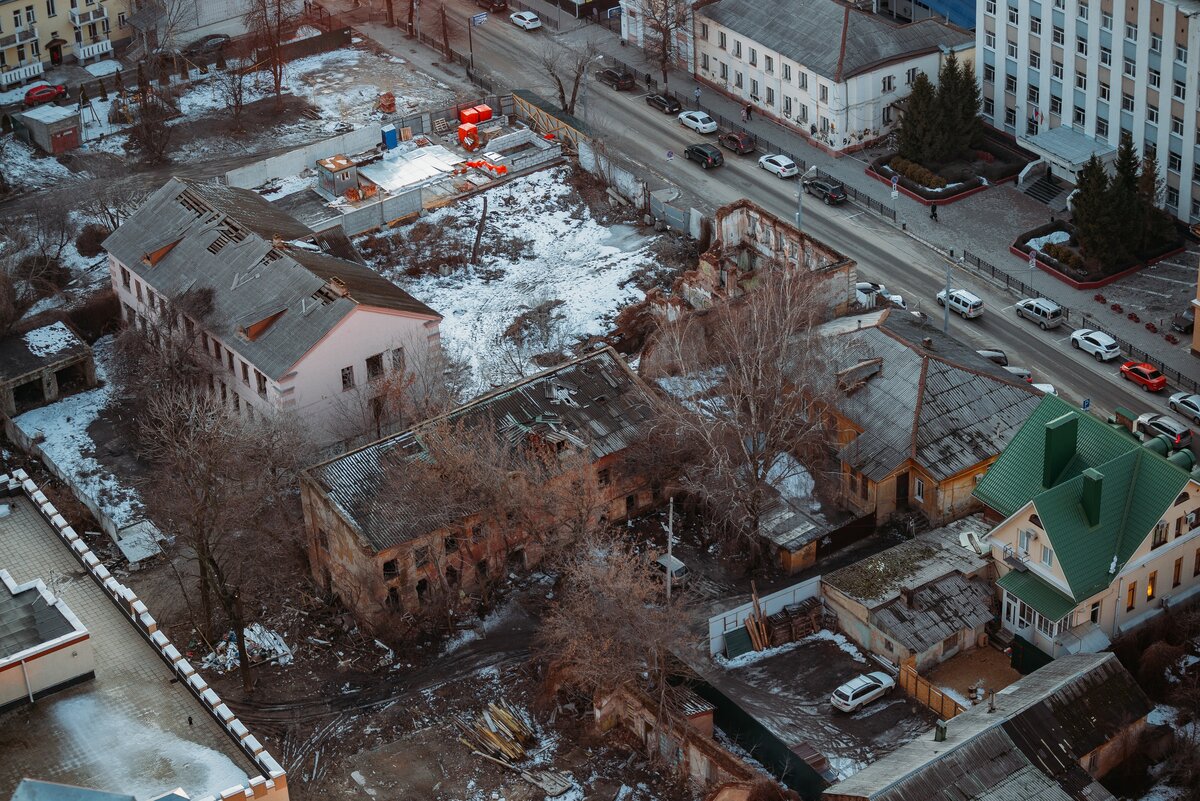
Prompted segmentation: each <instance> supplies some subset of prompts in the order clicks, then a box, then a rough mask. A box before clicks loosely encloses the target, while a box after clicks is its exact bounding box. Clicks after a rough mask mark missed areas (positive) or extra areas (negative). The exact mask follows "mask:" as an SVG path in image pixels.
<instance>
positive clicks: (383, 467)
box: [307, 348, 652, 551]
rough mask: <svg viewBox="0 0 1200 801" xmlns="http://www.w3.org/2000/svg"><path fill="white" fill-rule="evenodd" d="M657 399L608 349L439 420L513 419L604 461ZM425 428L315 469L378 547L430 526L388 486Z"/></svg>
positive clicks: (628, 437) (338, 503)
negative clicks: (580, 445)
mask: <svg viewBox="0 0 1200 801" xmlns="http://www.w3.org/2000/svg"><path fill="white" fill-rule="evenodd" d="M651 400H652V398H651V395H650V391H649V389H648V388H647V387H646V386H645V384H643V383H642V381H641V379H639V378H638V377H637V376H636V375H635V374H634V373H633V372H632V371H631V370H630V369H629V367H628V365H626V364H625V362H624V361H623V360H622V359H621V358H620V357H619V356H618V355H617V354H616V352H615V351H613V350H612V349H611V348H605V349H603V350H599V351H596V352H594V353H590V354H588V355H586V356H582V357H580V358H578V359H575V360H573V361H570V362H567V363H565V364H562V365H559V366H558V367H554V368H552V369H549V370H546V371H544V372H542V373H539V374H537V375H535V376H532V377H530V378H527V379H524V380H522V381H519V382H517V383H514V384H511V385H509V386H507V387H504V388H503V389H498V390H495V391H494V392H491V393H488V394H487V395H484V396H482V397H479V398H476V399H475V400H473V401H471V402H470V403H468V404H466V405H464V406H461V407H459V408H457V409H455V410H454V411H452V412H450V413H449V414H448V415H446V416H445V417H444V418H439V419H449V420H451V421H454V422H458V421H464V420H466V421H469V420H471V419H472V418H475V419H479V420H480V421H482V420H485V419H490V420H493V421H497V422H500V421H511V422H512V423H513V424H514V425H516V426H517V427H519V428H525V427H528V428H529V429H530V430H535V431H546V432H548V433H549V434H555V433H557V432H561V433H565V434H567V435H570V436H572V437H575V438H578V439H580V440H582V441H584V442H586V443H587V447H588V449H589V451H590V453H591V456H592V458H593V460H597V459H600V458H602V457H604V456H608V455H610V454H613V453H617V452H618V451H621V450H623V449H624V448H626V447H627V446H628V445H629V444H630V442H631V441H632V439H633V437H634V436H635V435H636V433H637V432H638V430H639V429H640V428H641V426H642V424H643V423H644V422H646V421H647V420H649V417H650V403H651ZM548 421H551V422H548ZM423 425H424V424H423ZM420 431H421V427H420V426H418V427H417V428H415V429H412V430H409V431H405V432H402V433H400V434H396V435H394V436H391V437H388V438H386V439H383V440H380V441H378V442H375V443H372V444H370V445H367V446H365V447H363V448H359V449H358V450H355V451H351V452H350V453H347V454H344V455H342V456H339V457H337V458H335V459H331V460H330V461H327V462H324V463H322V464H319V465H316V466H314V467H311V468H309V469H308V471H307V472H308V473H309V475H311V476H312V477H313V478H315V479H317V480H318V482H319V483H320V485H321V486H322V487H323V488H324V490H325V491H326V493H327V495H328V497H329V498H330V500H331V501H332V502H333V503H334V504H335V505H336V506H337V507H338V508H339V509H340V510H341V512H342V514H343V515H344V516H345V517H346V519H347V520H348V521H349V522H351V523H352V524H353V525H355V526H357V527H358V529H359V531H360V532H361V533H362V535H363V536H364V537H365V539H366V540H367V542H369V543H370V545H371V546H372V547H373V548H375V549H376V550H377V551H381V550H384V549H386V548H390V547H392V546H394V545H398V544H400V543H402V542H406V541H408V540H411V539H412V538H414V537H417V536H420V535H421V534H425V533H427V532H428V531H429V530H430V528H429V525H428V520H429V518H428V517H427V516H423V515H422V514H420V511H419V510H416V509H413V508H411V506H410V505H407V504H405V503H402V502H398V501H397V500H395V499H393V498H391V497H389V494H388V489H387V488H388V486H389V484H390V483H391V482H394V481H396V480H397V479H398V477H400V476H401V475H402V473H401V471H402V470H403V465H404V463H405V462H406V461H407V460H408V459H410V458H412V457H413V456H415V455H417V454H419V453H420V451H421V445H420Z"/></svg>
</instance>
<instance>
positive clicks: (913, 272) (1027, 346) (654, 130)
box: [447, 0, 1169, 413]
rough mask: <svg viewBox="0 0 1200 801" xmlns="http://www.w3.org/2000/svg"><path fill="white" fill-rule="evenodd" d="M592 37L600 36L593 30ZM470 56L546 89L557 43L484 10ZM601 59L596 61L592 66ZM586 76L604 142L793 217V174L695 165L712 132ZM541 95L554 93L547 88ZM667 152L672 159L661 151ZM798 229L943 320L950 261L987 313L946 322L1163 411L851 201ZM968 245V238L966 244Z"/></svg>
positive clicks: (1113, 397)
mask: <svg viewBox="0 0 1200 801" xmlns="http://www.w3.org/2000/svg"><path fill="white" fill-rule="evenodd" d="M476 11H477V9H476V7H475V6H474V4H470V3H467V2H466V1H465V0H457V1H456V2H455V4H454V5H453V6H448V7H447V12H448V14H449V15H450V16H451V17H452V18H457V19H459V20H461V21H463V22H464V23H465V19H466V17H467V16H469V15H470V14H472V13H475V12H476ZM591 35H593V36H607V35H608V34H607V32H606V31H603V30H594V31H593V32H592V33H591ZM473 38H474V48H475V63H476V67H477V68H479V69H480V70H486V71H487V72H489V73H491V74H492V75H494V76H495V77H496V78H498V79H499V80H500V81H501V82H502V83H504V84H507V85H509V86H527V87H531V88H534V89H538V90H542V91H546V90H547V89H548V88H549V82H548V80H547V78H546V74H545V72H544V70H543V69H542V68H541V67H540V65H539V56H540V55H541V54H542V53H543V52H545V51H546V50H547V49H552V48H557V47H560V45H559V43H558V41H557V37H555V36H554V35H553V34H552V33H551V32H550V31H549V30H547V29H542V30H539V31H523V30H521V29H518V28H517V27H515V26H514V25H512V24H510V23H509V22H508V19H507V16H506V15H491V16H490V18H489V20H488V22H487V24H485V25H483V26H480V27H477V28H475V29H474V33H473ZM602 67H603V64H602V63H597V64H596V68H595V69H596V70H598V69H601V68H602ZM594 72H595V70H593V71H592V74H591V75H589V79H588V81H587V83H586V86H585V87H584V88H583V90H582V92H581V102H580V108H579V109H578V110H577V115H578V116H580V117H582V118H583V119H584V120H585V121H586V122H587V123H588V124H589V125H591V126H592V127H593V128H594V129H596V130H597V131H599V132H600V134H601V135H602V136H604V137H605V138H606V139H607V140H608V142H609V148H610V150H612V151H615V152H617V153H619V154H620V155H621V156H622V157H624V158H626V159H629V160H630V161H633V162H635V163H636V164H637V165H639V166H640V167H641V168H643V169H644V170H645V172H646V173H647V174H648V176H657V177H659V178H661V179H662V180H663V181H664V182H665V183H669V184H672V185H675V186H680V187H683V188H685V189H686V190H687V191H688V192H689V193H691V194H692V195H694V196H698V197H701V198H704V199H705V200H706V201H707V202H708V203H709V204H710V205H711V206H712V207H713V208H715V207H717V206H720V205H722V204H725V203H729V202H731V201H733V200H737V199H739V198H742V197H748V198H750V199H752V200H754V201H755V202H756V203H759V204H760V205H762V206H763V207H764V208H766V209H767V210H769V211H771V212H773V213H775V214H778V215H780V216H783V217H787V218H789V219H790V218H793V217H794V215H795V213H796V205H797V182H796V180H795V179H791V180H781V179H779V178H777V177H775V176H774V175H771V174H769V173H767V172H766V171H765V170H762V169H760V168H759V167H758V156H759V155H761V154H758V153H755V154H751V155H746V156H737V155H734V154H732V153H728V152H726V154H725V155H726V161H725V166H723V167H721V168H717V169H711V170H702V169H701V168H700V166H699V165H698V164H696V163H693V162H689V161H686V160H685V159H684V158H683V156H682V153H683V149H684V148H685V147H686V146H687V145H688V144H691V143H694V142H701V141H708V142H713V143H715V139H716V136H715V134H709V135H707V136H702V135H699V134H696V133H695V132H693V131H691V130H689V129H686V128H684V127H683V126H681V125H680V124H679V123H678V121H677V120H676V119H675V115H673V114H671V115H668V114H663V113H662V112H660V111H658V110H657V109H653V108H651V107H649V106H647V105H646V103H645V102H644V98H645V93H644V92H642V91H641V90H640V87H639V89H638V90H635V91H631V92H616V91H614V90H613V89H611V88H610V87H608V86H605V85H603V84H601V83H599V82H597V81H595V80H593V78H594ZM547 96H552V95H551V94H550V93H548V92H547ZM667 151H673V153H674V154H675V158H674V159H673V160H670V161H668V160H667V157H666V155H667ZM651 183H653V181H651ZM802 219H803V227H804V230H805V231H806V232H807V233H809V234H811V235H813V236H815V237H817V238H818V239H820V240H822V241H824V242H826V243H828V244H829V245H831V246H833V247H834V248H836V249H837V250H839V251H841V252H842V253H844V254H846V255H847V256H849V257H851V258H853V259H855V260H856V261H857V262H858V270H859V278H860V280H871V281H880V282H883V283H886V284H887V286H888V289H889V290H890V291H891V292H894V293H899V294H901V295H903V296H904V298H905V299H906V301H907V302H908V306H909V309H912V310H923V311H925V312H926V313H927V314H929V315H930V316H931V317H933V318H934V322H935V323H936V324H937V325H938V326H939V327H940V326H941V324H942V321H943V315H942V309H941V308H940V307H939V306H938V305H937V303H936V301H935V299H934V298H935V296H936V295H937V293H938V291H939V290H941V289H942V288H944V287H945V284H946V272H947V266H950V268H951V279H950V280H951V284H952V286H954V287H956V288H965V289H969V290H971V291H972V292H974V293H975V294H976V295H978V296H979V297H981V298H983V300H984V303H985V307H986V310H987V311H986V312H985V314H984V315H983V316H982V317H980V318H977V319H975V320H963V319H961V318H959V317H956V316H953V315H952V316H951V317H950V319H949V323H948V325H949V330H950V332H951V333H953V334H954V335H955V336H957V337H959V338H960V339H962V340H964V341H966V342H968V343H971V344H973V345H974V346H975V347H976V348H1000V349H1002V350H1004V351H1005V353H1007V354H1008V357H1009V361H1010V363H1011V364H1013V365H1019V366H1022V367H1028V368H1029V369H1031V370H1032V371H1033V374H1034V380H1035V381H1037V382H1041V383H1049V384H1053V385H1054V387H1055V388H1056V389H1057V390H1058V392H1059V395H1060V396H1062V397H1063V398H1064V399H1066V400H1068V401H1070V402H1073V403H1077V404H1078V403H1081V402H1082V401H1083V400H1084V399H1085V398H1086V399H1090V401H1091V406H1092V408H1093V409H1094V410H1096V411H1097V412H1099V413H1110V412H1112V411H1113V409H1115V408H1116V407H1117V406H1124V407H1126V408H1128V409H1131V410H1133V411H1136V412H1139V413H1140V412H1143V411H1158V412H1169V410H1168V409H1167V406H1166V395H1167V393H1160V394H1159V395H1158V396H1157V397H1154V396H1151V395H1149V394H1148V393H1145V392H1142V391H1139V390H1138V389H1136V388H1135V387H1134V386H1133V385H1131V384H1129V383H1128V382H1125V381H1122V380H1121V379H1120V375H1119V372H1118V369H1117V368H1118V364H1119V361H1118V360H1114V361H1113V362H1109V363H1107V364H1100V363H1097V362H1096V361H1095V360H1094V359H1092V358H1091V357H1089V356H1087V355H1085V354H1083V353H1081V352H1079V351H1075V350H1073V349H1072V348H1071V346H1070V334H1071V331H1070V330H1068V329H1067V328H1066V327H1063V328H1060V329H1059V330H1057V331H1048V332H1043V331H1041V330H1039V329H1038V328H1037V326H1036V325H1034V324H1033V323H1031V322H1028V321H1025V320H1020V319H1018V318H1017V317H1016V315H1015V313H1014V312H1013V303H1014V302H1015V300H1016V298H1015V297H1013V296H1011V295H1008V294H1007V293H1006V292H1005V291H1003V290H1001V289H998V288H997V287H995V286H993V285H992V284H990V283H987V282H985V281H981V280H978V279H976V278H975V277H974V276H972V275H971V274H969V273H967V272H966V271H964V270H961V269H959V268H957V267H955V266H954V265H948V264H947V261H946V259H945V258H944V257H943V256H942V255H941V254H939V253H937V252H936V251H934V250H932V249H931V248H928V247H926V246H924V245H922V244H921V243H920V242H918V241H916V240H914V239H912V238H911V237H909V236H907V235H905V234H903V233H901V232H900V231H898V230H896V229H895V228H894V227H893V226H891V225H889V224H887V223H885V222H883V221H882V220H881V219H879V218H878V217H876V216H875V215H873V214H870V213H868V212H865V211H863V210H862V209H861V208H859V207H857V206H854V205H853V204H845V205H843V206H825V205H824V204H822V203H820V202H819V201H817V200H816V199H815V198H811V197H809V198H806V202H805V203H804V207H803V217H802ZM964 244H969V243H964Z"/></svg>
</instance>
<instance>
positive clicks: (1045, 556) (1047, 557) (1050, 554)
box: [1042, 545, 1054, 567]
mask: <svg viewBox="0 0 1200 801" xmlns="http://www.w3.org/2000/svg"><path fill="white" fill-rule="evenodd" d="M1042 564H1043V565H1045V566H1046V567H1054V549H1053V548H1051V547H1049V546H1048V545H1043V546H1042Z"/></svg>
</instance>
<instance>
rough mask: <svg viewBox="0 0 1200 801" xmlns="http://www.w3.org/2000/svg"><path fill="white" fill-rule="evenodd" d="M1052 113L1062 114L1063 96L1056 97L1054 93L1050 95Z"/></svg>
mask: <svg viewBox="0 0 1200 801" xmlns="http://www.w3.org/2000/svg"><path fill="white" fill-rule="evenodd" d="M1050 113H1051V114H1062V98H1061V97H1055V96H1054V95H1051V96H1050Z"/></svg>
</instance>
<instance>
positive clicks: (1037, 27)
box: [1029, 17, 1042, 36]
mask: <svg viewBox="0 0 1200 801" xmlns="http://www.w3.org/2000/svg"><path fill="white" fill-rule="evenodd" d="M1029 32H1030V33H1032V34H1035V35H1038V36H1040V35H1041V33H1042V21H1041V20H1040V19H1038V18H1037V17H1034V18H1033V19H1031V20H1029Z"/></svg>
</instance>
